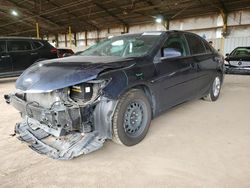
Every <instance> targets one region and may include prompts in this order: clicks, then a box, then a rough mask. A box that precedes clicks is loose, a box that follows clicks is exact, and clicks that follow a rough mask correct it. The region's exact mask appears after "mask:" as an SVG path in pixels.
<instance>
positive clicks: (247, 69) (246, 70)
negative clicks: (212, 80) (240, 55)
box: [225, 65, 250, 74]
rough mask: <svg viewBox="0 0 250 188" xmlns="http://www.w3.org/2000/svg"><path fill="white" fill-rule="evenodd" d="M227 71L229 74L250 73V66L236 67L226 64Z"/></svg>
mask: <svg viewBox="0 0 250 188" xmlns="http://www.w3.org/2000/svg"><path fill="white" fill-rule="evenodd" d="M225 73H227V74H250V67H236V66H230V65H225Z"/></svg>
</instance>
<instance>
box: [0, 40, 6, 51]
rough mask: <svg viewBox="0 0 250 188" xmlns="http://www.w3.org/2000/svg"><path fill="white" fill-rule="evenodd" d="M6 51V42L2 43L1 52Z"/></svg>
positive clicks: (0, 43) (0, 45) (0, 42)
mask: <svg viewBox="0 0 250 188" xmlns="http://www.w3.org/2000/svg"><path fill="white" fill-rule="evenodd" d="M5 51H6V43H5V41H0V52H5Z"/></svg>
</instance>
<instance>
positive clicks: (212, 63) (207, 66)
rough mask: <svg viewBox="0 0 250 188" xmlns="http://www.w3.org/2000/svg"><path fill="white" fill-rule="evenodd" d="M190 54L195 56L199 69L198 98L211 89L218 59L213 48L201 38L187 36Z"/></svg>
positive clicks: (197, 74)
mask: <svg viewBox="0 0 250 188" xmlns="http://www.w3.org/2000/svg"><path fill="white" fill-rule="evenodd" d="M185 37H186V40H187V42H188V45H189V49H190V53H191V55H192V56H193V62H194V66H195V67H197V73H196V79H195V85H196V86H197V91H196V93H197V96H201V95H204V93H206V92H207V91H208V89H209V88H210V83H211V81H212V79H213V76H214V73H215V70H216V65H217V59H216V58H215V57H214V54H213V52H212V49H211V47H210V46H209V44H208V43H207V42H206V41H204V40H203V39H202V38H200V37H199V36H196V35H194V34H189V33H188V34H185Z"/></svg>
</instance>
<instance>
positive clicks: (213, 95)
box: [203, 74, 222, 101]
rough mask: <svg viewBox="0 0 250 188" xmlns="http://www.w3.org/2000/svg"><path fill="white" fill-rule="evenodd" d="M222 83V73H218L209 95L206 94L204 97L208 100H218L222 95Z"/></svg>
mask: <svg viewBox="0 0 250 188" xmlns="http://www.w3.org/2000/svg"><path fill="white" fill-rule="evenodd" d="M221 84H222V78H221V75H220V74H217V75H216V76H215V78H214V81H213V84H212V86H211V88H210V90H209V93H208V95H207V96H205V97H204V98H203V99H205V100H208V101H216V100H217V99H218V98H219V96H220V90H221Z"/></svg>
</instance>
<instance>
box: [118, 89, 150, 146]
mask: <svg viewBox="0 0 250 188" xmlns="http://www.w3.org/2000/svg"><path fill="white" fill-rule="evenodd" d="M150 122H151V106H150V103H149V101H148V98H147V97H146V96H145V94H144V92H143V91H141V90H139V89H132V90H130V91H128V92H127V93H125V94H124V95H123V96H122V97H121V98H120V100H119V101H118V104H117V107H116V109H115V112H114V116H113V141H114V142H116V143H118V144H122V145H126V146H133V145H135V144H138V143H139V142H141V141H142V140H143V138H144V137H145V136H146V134H147V132H148V128H149V125H150Z"/></svg>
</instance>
